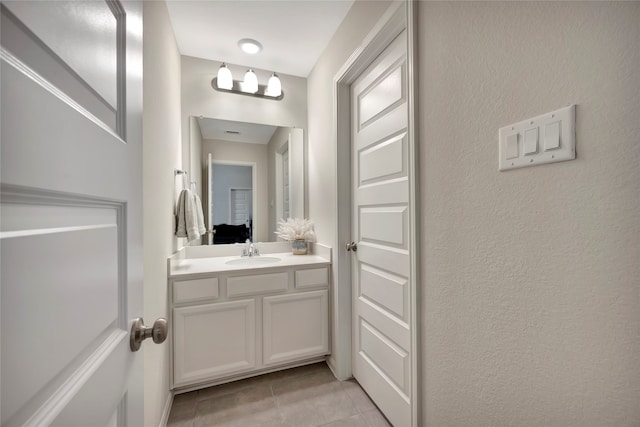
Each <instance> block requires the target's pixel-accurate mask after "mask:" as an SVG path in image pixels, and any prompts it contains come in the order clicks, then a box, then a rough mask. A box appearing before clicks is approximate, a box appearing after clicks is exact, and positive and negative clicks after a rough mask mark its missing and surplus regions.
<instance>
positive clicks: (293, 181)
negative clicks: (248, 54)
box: [192, 117, 305, 245]
mask: <svg viewBox="0 0 640 427" xmlns="http://www.w3.org/2000/svg"><path fill="white" fill-rule="evenodd" d="M192 122H195V123H197V126H194V130H193V131H194V132H199V133H200V135H197V136H199V137H200V138H201V146H202V160H203V173H202V196H203V197H202V198H203V210H204V216H205V223H206V228H207V234H206V235H205V236H203V241H202V243H203V244H216V245H217V244H233V243H238V242H244V241H245V240H246V239H250V240H251V241H254V242H272V241H276V240H278V238H277V236H276V235H275V231H276V227H277V221H278V219H279V218H287V217H304V164H305V161H304V140H303V131H302V129H299V128H290V127H282V126H271V125H263V124H256V123H247V122H236V121H230V120H220V119H215V118H207V117H198V118H196V119H195V120H193V121H192Z"/></svg>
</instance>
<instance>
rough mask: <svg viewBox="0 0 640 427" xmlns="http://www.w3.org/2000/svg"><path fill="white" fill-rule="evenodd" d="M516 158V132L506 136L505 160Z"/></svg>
mask: <svg viewBox="0 0 640 427" xmlns="http://www.w3.org/2000/svg"><path fill="white" fill-rule="evenodd" d="M517 158H518V134H517V133H514V134H512V135H508V136H507V160H510V159H517Z"/></svg>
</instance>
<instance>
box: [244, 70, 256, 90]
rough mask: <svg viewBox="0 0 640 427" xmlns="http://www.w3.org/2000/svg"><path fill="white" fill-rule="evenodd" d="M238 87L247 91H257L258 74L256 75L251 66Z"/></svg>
mask: <svg viewBox="0 0 640 427" xmlns="http://www.w3.org/2000/svg"><path fill="white" fill-rule="evenodd" d="M240 87H241V88H242V91H243V92H247V93H256V92H257V91H258V76H256V73H255V72H254V71H253V70H252V69H251V68H249V69H248V70H247V72H246V73H245V75H244V80H243V81H242V85H240Z"/></svg>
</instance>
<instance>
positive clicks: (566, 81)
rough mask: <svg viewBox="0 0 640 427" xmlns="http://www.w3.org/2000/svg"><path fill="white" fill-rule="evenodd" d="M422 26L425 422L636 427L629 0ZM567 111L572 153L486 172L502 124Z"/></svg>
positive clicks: (634, 42)
mask: <svg viewBox="0 0 640 427" xmlns="http://www.w3.org/2000/svg"><path fill="white" fill-rule="evenodd" d="M418 28H419V51H420V58H419V64H420V72H419V96H420V101H419V106H420V121H419V122H420V128H419V130H420V149H421V155H420V173H421V178H420V182H421V186H422V189H421V201H422V218H423V227H422V234H421V239H422V263H421V273H422V283H421V289H422V292H423V295H422V310H423V316H422V326H423V331H422V339H423V346H424V353H423V363H422V365H423V368H424V376H423V382H424V392H425V395H424V399H423V405H422V410H423V413H424V415H425V421H426V422H425V425H427V426H434V427H443V426H519V427H523V426H562V427H566V426H581V427H584V426H594V427H596V426H597V427H602V426H617V427H620V426H639V425H640V403H639V402H640V293H639V292H640V166H639V165H640V2H621V3H576V2H567V3H560V2H558V3H555V2H540V3H529V2H526V3H525V2H513V3H485V2H477V3H459V2H451V3H446V2H445V3H435V2H421V3H420V4H419V26H418ZM310 99H313V98H312V97H310ZM573 103H575V104H577V121H576V125H577V160H574V161H569V162H564V163H556V164H552V165H544V166H538V167H532V168H526V169H518V170H512V171H508V172H498V128H499V127H501V126H505V125H508V124H510V123H513V122H516V121H519V120H523V119H526V118H529V117H533V116H536V115H538V114H542V113H545V112H548V111H552V110H554V109H557V108H560V107H563V106H566V105H569V104H573Z"/></svg>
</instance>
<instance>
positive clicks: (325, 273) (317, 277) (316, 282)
mask: <svg viewBox="0 0 640 427" xmlns="http://www.w3.org/2000/svg"><path fill="white" fill-rule="evenodd" d="M328 284H329V269H328V268H327V267H322V268H311V269H308V270H298V271H296V289H304V288H312V287H316V286H327V285H328Z"/></svg>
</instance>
